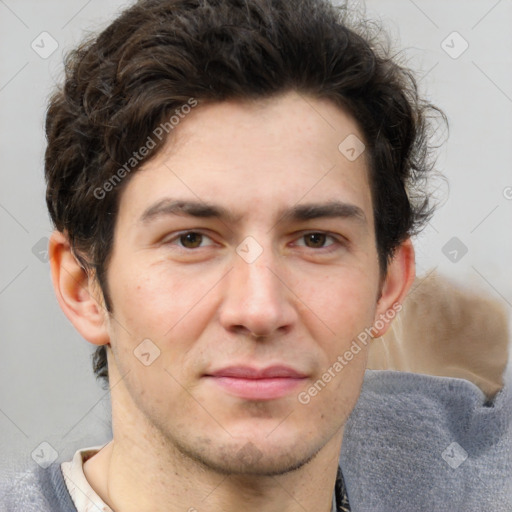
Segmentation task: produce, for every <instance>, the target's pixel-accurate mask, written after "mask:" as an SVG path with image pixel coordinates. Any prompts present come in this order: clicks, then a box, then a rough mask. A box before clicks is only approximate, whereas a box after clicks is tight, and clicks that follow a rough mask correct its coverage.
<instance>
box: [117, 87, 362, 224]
mask: <svg viewBox="0 0 512 512" xmlns="http://www.w3.org/2000/svg"><path fill="white" fill-rule="evenodd" d="M362 140H363V136H362V134H361V132H360V130H359V128H358V126H357V123H356V121H355V120H354V119H353V118H352V117H351V116H350V115H349V114H348V113H346V112H345V111H344V110H342V109H341V108H340V107H339V106H336V105H335V104H334V103H332V102H330V101H328V100H319V99H315V98H312V97H307V96H304V95H301V94H298V93H295V92H291V93H287V94H285V95H281V96H279V97H275V98H270V99H265V100H257V101H251V102H248V101H225V102H218V103H210V104H203V105H199V106H197V107H196V108H195V109H193V110H192V111H190V113H189V114H187V115H186V116H183V118H182V119H181V120H180V122H179V124H178V125H177V126H175V128H174V130H173V132H172V137H170V138H169V139H168V141H167V143H166V145H165V147H164V148H163V149H162V151H161V152H160V153H159V154H158V155H157V156H156V157H155V158H153V159H151V160H149V162H147V163H146V164H143V165H142V167H141V168H140V170H138V171H137V172H136V173H135V174H134V176H132V178H131V181H130V183H129V184H128V186H127V187H126V189H125V190H124V192H123V196H122V199H121V208H120V215H121V214H122V213H123V212H122V210H123V203H124V204H129V205H130V213H131V214H132V215H133V217H135V216H139V217H140V215H143V212H144V211H147V209H148V207H150V205H151V204H156V202H158V201H162V200H164V199H165V198H168V197H172V198H175V199H183V200H194V201H199V202H200V201H204V202H206V203H216V204H219V203H222V204H223V205H224V206H225V208H226V209H228V210H231V211H232V213H233V215H232V218H243V217H246V216H247V215H249V214H251V212H252V214H257V213H259V214H260V215H263V214H264V213H265V211H266V212H269V208H273V207H275V211H276V212H277V211H279V212H282V211H283V210H285V209H286V208H287V207H291V206H292V205H296V204H298V203H300V202H305V203H316V204H318V203H319V202H321V201H330V202H332V201H335V200H339V201H342V202H346V203H351V204H354V205H355V206H357V207H358V208H360V209H361V210H362V211H363V212H365V214H366V216H367V217H371V199H370V186H369V181H368V172H367V160H366V154H365V153H366V152H365V151H363V152H362V153H361V154H360V155H357V154H356V158H349V157H353V153H352V154H351V153H348V154H347V152H346V149H347V147H346V146H347V141H348V144H349V145H352V146H354V142H355V143H356V145H355V146H354V149H355V151H357V152H359V151H361V147H364V146H363V142H362ZM357 144H360V145H359V146H357ZM256 210H259V212H256ZM368 220H370V218H368Z"/></svg>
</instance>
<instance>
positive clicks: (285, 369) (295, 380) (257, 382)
mask: <svg viewBox="0 0 512 512" xmlns="http://www.w3.org/2000/svg"><path fill="white" fill-rule="evenodd" d="M204 377H205V378H207V379H208V380H210V381H211V382H213V383H214V384H215V385H217V386H219V387H220V388H221V389H223V390H224V391H225V392H227V393H228V394H230V395H233V396H236V397H238V398H244V399H246V400H275V399H277V398H281V397H283V396H286V395H288V394H290V393H291V392H292V391H293V390H294V389H295V388H296V387H297V386H299V385H300V384H302V383H303V382H304V380H305V379H306V378H307V375H306V374H304V373H302V372H300V371H298V370H295V369H294V368H291V367H289V366H284V365H274V366H269V367H267V368H262V369H258V368H253V367H250V366H229V367H226V368H222V369H220V370H216V371H214V372H212V373H210V374H207V375H205V376H204Z"/></svg>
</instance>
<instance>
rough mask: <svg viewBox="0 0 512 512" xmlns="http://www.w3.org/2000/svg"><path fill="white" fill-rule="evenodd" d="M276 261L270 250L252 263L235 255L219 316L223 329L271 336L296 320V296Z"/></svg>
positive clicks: (258, 335) (288, 326) (283, 330)
mask: <svg viewBox="0 0 512 512" xmlns="http://www.w3.org/2000/svg"><path fill="white" fill-rule="evenodd" d="M278 259H279V257H278V256H276V255H275V254H274V253H273V251H272V250H271V249H269V248H267V249H265V250H263V252H262V254H261V255H260V256H259V257H258V258H257V259H256V261H253V262H252V263H249V262H247V261H245V260H244V259H243V258H242V257H240V256H239V255H238V254H236V253H235V254H234V257H233V267H232V269H231V271H230V272H229V273H228V274H227V276H226V280H225V283H224V284H225V288H224V297H223V301H222V304H221V306H220V313H219V315H220V322H221V324H222V325H223V327H224V328H225V329H226V330H228V331H229V332H232V333H237V334H245V335H253V336H257V337H271V336H272V335H278V334H281V335H282V334H283V333H286V332H288V331H289V330H290V329H291V328H292V326H293V324H294V322H295V321H296V318H297V312H296V309H295V308H294V298H295V295H294V293H293V291H292V290H291V289H290V287H289V286H290V285H289V283H287V279H286V277H287V273H286V272H285V269H284V267H283V266H282V265H280V264H279V263H278Z"/></svg>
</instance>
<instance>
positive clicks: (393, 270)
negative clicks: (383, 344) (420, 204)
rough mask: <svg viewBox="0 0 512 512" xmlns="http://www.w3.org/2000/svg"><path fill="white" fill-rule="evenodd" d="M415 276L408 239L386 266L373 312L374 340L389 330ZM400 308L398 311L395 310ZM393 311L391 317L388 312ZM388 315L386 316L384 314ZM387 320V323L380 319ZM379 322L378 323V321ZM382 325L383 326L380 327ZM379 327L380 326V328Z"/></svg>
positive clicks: (412, 249) (410, 245)
mask: <svg viewBox="0 0 512 512" xmlns="http://www.w3.org/2000/svg"><path fill="white" fill-rule="evenodd" d="M415 276H416V264H415V261H414V247H413V245H412V242H411V239H410V238H408V239H407V240H406V241H405V242H403V243H402V244H401V245H400V246H399V247H398V248H397V249H396V250H395V253H394V255H393V258H392V259H391V261H390V262H389V264H388V269H387V273H386V277H385V279H384V282H383V285H382V290H381V295H380V298H379V300H378V302H377V309H376V312H375V319H374V328H373V330H374V331H375V332H376V334H375V336H374V337H375V338H379V337H380V336H383V335H384V334H385V333H386V331H387V330H388V329H389V326H390V325H391V323H392V321H391V319H392V318H394V316H395V314H396V312H397V311H399V310H400V309H401V304H402V302H403V301H404V299H405V297H406V295H407V292H408V291H409V289H410V288H411V285H412V283H413V282H414V278H415ZM398 307H400V308H399V309H397V308H398ZM392 310H394V313H393V315H392V316H391V315H390V314H389V313H388V312H390V311H392ZM386 313H388V314H386ZM384 318H389V319H390V320H389V321H383V320H382V319H384ZM379 320H380V321H379ZM382 325H383V326H382ZM379 326H382V328H380V327H379Z"/></svg>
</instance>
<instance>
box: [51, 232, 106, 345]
mask: <svg viewBox="0 0 512 512" xmlns="http://www.w3.org/2000/svg"><path fill="white" fill-rule="evenodd" d="M48 256H49V259H50V267H51V273H52V283H53V288H54V289H55V294H56V295H57V300H58V302H59V305H60V307H61V309H62V311H64V314H65V315H66V316H67V317H68V319H69V320H70V322H71V323H72V324H73V325H74V326H75V329H76V330H77V331H78V332H79V333H80V334H81V335H82V337H83V338H85V339H86V340H87V341H89V342H90V343H93V344H94V345H105V344H107V343H109V342H110V337H109V335H108V325H107V320H108V313H107V311H106V309H105V307H104V305H103V304H104V301H103V295H102V293H101V290H100V287H99V285H97V283H96V281H95V280H94V278H93V277H92V276H90V275H88V274H87V272H86V271H85V270H84V269H83V268H82V266H81V265H80V263H79V262H78V261H77V259H76V258H75V256H74V254H73V253H72V251H71V247H70V245H69V240H68V237H67V236H66V235H65V234H64V233H61V232H60V231H54V232H53V234H52V236H51V237H50V244H49V247H48Z"/></svg>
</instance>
